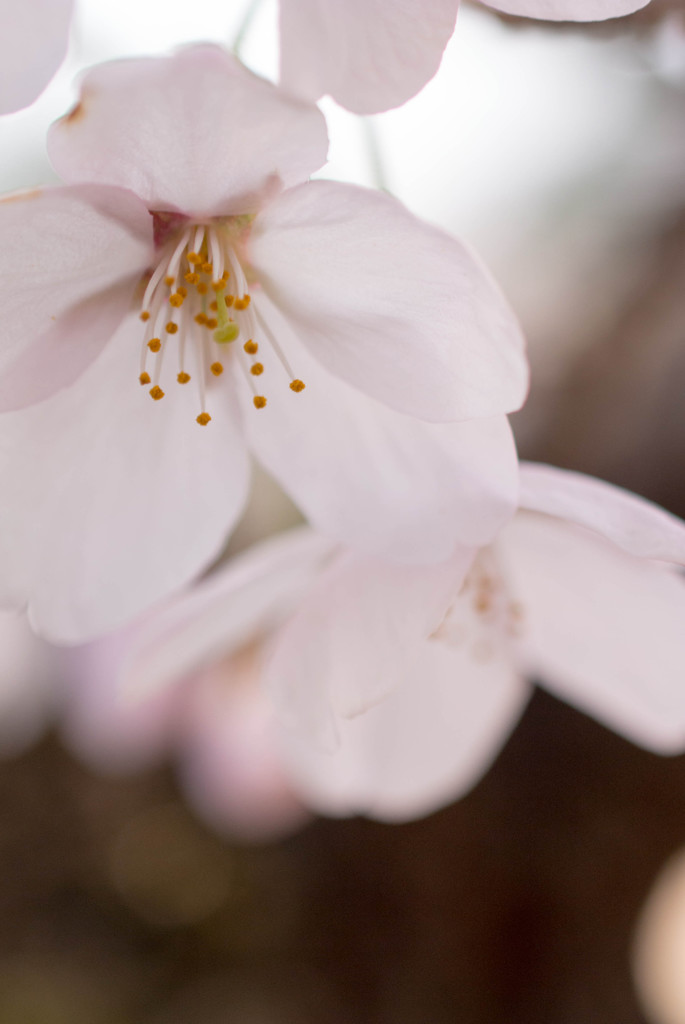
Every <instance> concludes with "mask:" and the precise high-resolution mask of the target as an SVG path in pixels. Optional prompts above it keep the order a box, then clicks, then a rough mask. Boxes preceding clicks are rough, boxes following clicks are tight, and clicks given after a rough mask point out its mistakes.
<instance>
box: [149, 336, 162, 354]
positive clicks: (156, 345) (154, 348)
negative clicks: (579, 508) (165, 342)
mask: <svg viewBox="0 0 685 1024" xmlns="http://www.w3.org/2000/svg"><path fill="white" fill-rule="evenodd" d="M147 347H148V348H149V349H150V351H151V352H159V350H160V348H161V347H162V342H161V340H160V339H159V338H150V340H149V341H148V343H147Z"/></svg>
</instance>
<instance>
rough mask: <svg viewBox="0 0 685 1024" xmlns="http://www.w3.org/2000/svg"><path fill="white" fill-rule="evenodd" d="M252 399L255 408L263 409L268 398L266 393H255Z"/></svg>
mask: <svg viewBox="0 0 685 1024" xmlns="http://www.w3.org/2000/svg"><path fill="white" fill-rule="evenodd" d="M252 401H253V402H254V406H255V409H263V408H264V406H265V405H266V398H265V397H264V395H255V396H254V398H253V399H252Z"/></svg>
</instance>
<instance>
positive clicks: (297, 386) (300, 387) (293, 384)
mask: <svg viewBox="0 0 685 1024" xmlns="http://www.w3.org/2000/svg"><path fill="white" fill-rule="evenodd" d="M290 390H291V391H304V381H303V380H298V379H297V378H296V379H295V380H291V381H290Z"/></svg>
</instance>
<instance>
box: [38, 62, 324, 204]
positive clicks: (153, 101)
mask: <svg viewBox="0 0 685 1024" xmlns="http://www.w3.org/2000/svg"><path fill="white" fill-rule="evenodd" d="M327 146H328V139H327V134H326V125H325V121H324V118H323V116H322V114H321V113H320V112H319V111H318V110H317V109H316V108H315V107H313V106H311V105H308V104H303V103H301V102H300V101H298V100H295V99H293V98H292V97H290V96H288V95H286V94H284V93H282V92H280V91H279V90H278V89H276V87H275V86H273V85H271V84H270V83H269V82H266V81H264V80H262V79H260V78H258V77H257V76H256V75H253V74H252V73H251V72H249V71H248V70H247V69H246V68H244V67H243V65H242V64H240V63H239V61H237V60H236V59H235V58H234V57H232V56H231V55H230V54H228V53H227V52H226V51H224V50H222V49H220V48H219V47H218V46H210V45H202V46H192V47H188V48H187V49H184V50H181V51H179V52H178V53H176V54H175V55H174V56H172V57H158V58H136V59H132V60H122V61H113V62H111V63H108V64H101V65H99V66H98V67H95V68H92V69H91V70H90V71H88V72H87V74H86V75H85V77H84V79H83V83H82V86H81V100H80V102H79V104H78V105H77V106H76V107H75V108H74V110H72V111H71V113H70V114H67V116H66V117H64V118H62V119H61V120H60V121H58V122H57V123H56V124H54V125H53V127H52V128H51V130H50V134H49V137H48V151H49V154H50V159H51V160H52V162H53V164H54V166H55V168H56V170H57V172H58V173H59V174H60V175H61V177H62V178H64V179H65V180H66V181H70V182H72V181H97V182H101V183H103V184H107V185H120V186H122V187H123V188H129V189H131V190H132V191H133V192H135V193H136V195H138V196H140V198H141V199H142V200H143V201H144V202H145V203H146V204H147V205H148V207H149V208H150V209H153V210H158V211H162V210H180V211H182V212H183V213H186V214H188V215H192V216H194V217H208V216H218V215H227V214H238V213H246V212H249V211H251V210H253V209H255V206H256V205H257V204H258V202H259V200H260V198H261V197H262V196H263V194H264V192H265V191H271V190H273V189H275V188H278V186H279V185H282V186H287V185H293V184H296V183H298V182H300V181H303V180H304V179H306V178H307V177H308V176H309V174H311V173H312V172H313V171H315V170H316V169H317V168H319V167H320V166H321V165H322V164H323V163H324V162H325V160H326V151H327Z"/></svg>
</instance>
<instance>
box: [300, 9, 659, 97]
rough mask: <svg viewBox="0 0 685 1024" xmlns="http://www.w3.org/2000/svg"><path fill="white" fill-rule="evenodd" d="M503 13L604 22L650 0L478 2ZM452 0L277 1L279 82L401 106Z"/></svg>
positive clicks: (443, 41) (427, 63)
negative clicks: (396, 0) (279, 56)
mask: <svg viewBox="0 0 685 1024" xmlns="http://www.w3.org/2000/svg"><path fill="white" fill-rule="evenodd" d="M484 2H485V3H486V4H487V6H488V7H493V8H495V9H496V10H498V11H502V12H503V13H505V14H515V15H520V16H521V17H526V18H540V19H543V20H546V21H603V20H604V19H607V18H619V17H621V16H622V15H625V14H632V13H633V11H637V10H639V9H640V8H641V7H644V6H645V5H646V4H647V3H648V2H649V0H484ZM458 7H459V3H458V0H431V2H430V3H429V4H426V3H425V2H423V0H402V3H388V2H387V0H345V2H344V3H340V2H338V0H280V48H281V49H280V52H281V83H282V84H283V85H284V86H285V88H287V89H289V90H290V91H291V92H293V93H295V94H296V95H298V96H301V97H303V98H305V99H309V100H314V101H316V100H318V99H320V98H321V97H322V96H324V95H330V96H332V97H333V99H334V100H336V101H337V102H338V103H340V105H341V106H343V107H346V108H347V109H348V110H352V111H354V113H356V114H375V113H378V112H380V111H383V110H389V109H390V108H391V107H399V106H401V105H402V104H403V103H406V101H407V100H409V99H411V98H412V96H414V95H416V93H417V92H419V90H420V89H422V88H423V86H424V85H426V83H427V82H429V81H430V79H431V78H432V77H433V75H434V74H435V73H436V71H437V70H438V67H439V65H440V61H441V59H442V54H443V51H444V49H445V47H446V45H447V43H448V42H449V39H450V37H451V35H452V33H453V32H454V26H455V23H456V19H457V9H458Z"/></svg>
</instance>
